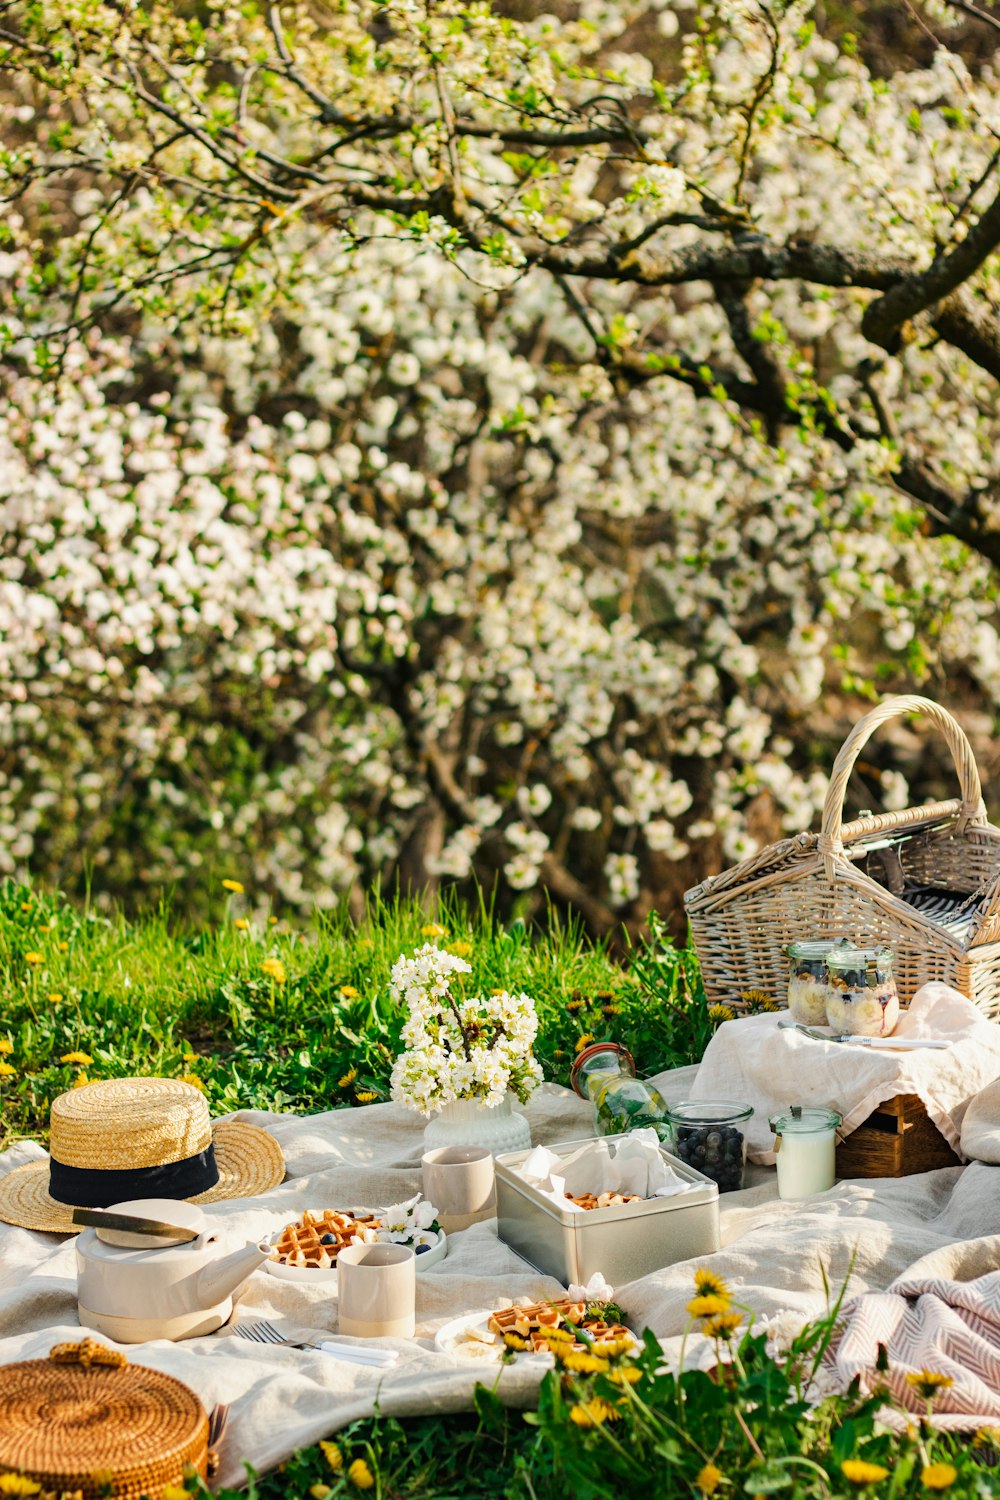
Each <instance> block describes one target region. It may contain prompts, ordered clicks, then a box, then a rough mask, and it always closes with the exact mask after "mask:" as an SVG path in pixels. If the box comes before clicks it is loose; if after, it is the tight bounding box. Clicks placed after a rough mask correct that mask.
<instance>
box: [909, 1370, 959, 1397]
mask: <svg viewBox="0 0 1000 1500" xmlns="http://www.w3.org/2000/svg"><path fill="white" fill-rule="evenodd" d="M906 1383H907V1385H909V1386H912V1387H913V1389H914V1390H915V1391H919V1392H920V1394H921V1396H923V1398H924V1400H925V1401H933V1399H934V1397H935V1396H936V1395H937V1393H938V1391H946V1390H948V1389H949V1388H950V1387H951V1386H953V1385H954V1384H955V1382H954V1380H952V1378H951V1376H950V1375H939V1374H938V1372H937V1371H936V1370H917V1371H916V1372H915V1373H914V1374H912V1375H907V1377H906Z"/></svg>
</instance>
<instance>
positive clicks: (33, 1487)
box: [0, 1474, 187, 1500]
mask: <svg viewBox="0 0 1000 1500" xmlns="http://www.w3.org/2000/svg"><path fill="white" fill-rule="evenodd" d="M41 1488H42V1487H41V1485H40V1484H36V1483H35V1481H34V1480H33V1479H29V1478H28V1476H27V1474H0V1495H37V1494H38V1493H39V1491H40V1490H41ZM185 1500H187V1497H186V1496H185Z"/></svg>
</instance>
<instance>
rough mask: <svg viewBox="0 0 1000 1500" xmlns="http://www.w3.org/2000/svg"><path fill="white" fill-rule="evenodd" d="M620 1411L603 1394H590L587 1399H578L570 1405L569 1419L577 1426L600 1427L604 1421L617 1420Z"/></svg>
mask: <svg viewBox="0 0 1000 1500" xmlns="http://www.w3.org/2000/svg"><path fill="white" fill-rule="evenodd" d="M620 1416H621V1412H620V1411H617V1410H616V1409H615V1408H614V1407H613V1406H612V1405H611V1402H610V1401H605V1399H604V1397H603V1396H592V1397H591V1398H590V1400H589V1401H578V1402H577V1404H576V1405H575V1406H571V1407H570V1412H569V1419H570V1421H571V1422H575V1423H576V1425H577V1427H601V1426H603V1424H604V1423H605V1422H617V1421H618V1419H619V1417H620Z"/></svg>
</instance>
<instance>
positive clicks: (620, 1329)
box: [488, 1297, 632, 1354]
mask: <svg viewBox="0 0 1000 1500" xmlns="http://www.w3.org/2000/svg"><path fill="white" fill-rule="evenodd" d="M600 1307H601V1304H600V1303H590V1304H587V1303H584V1302H571V1301H570V1300H569V1298H568V1297H564V1298H563V1299H562V1300H561V1301H558V1302H531V1303H529V1304H528V1305H527V1306H526V1307H505V1308H503V1309H501V1311H500V1312H495V1313H491V1314H490V1319H489V1323H488V1328H489V1331H490V1333H491V1334H494V1335H496V1336H498V1337H499V1338H501V1339H504V1340H506V1337H507V1335H508V1334H514V1335H515V1336H516V1337H517V1338H518V1339H519V1340H522V1339H523V1341H524V1344H525V1346H526V1348H527V1349H529V1350H531V1351H532V1353H536V1354H538V1353H547V1352H548V1350H549V1349H550V1348H551V1347H552V1346H551V1344H549V1342H548V1339H547V1337H546V1336H547V1335H551V1333H552V1331H553V1329H557V1328H559V1329H564V1330H565V1331H566V1332H570V1331H571V1330H570V1329H569V1327H568V1325H569V1324H572V1325H573V1327H574V1328H576V1329H580V1330H582V1331H583V1332H584V1333H585V1334H586V1335H587V1343H586V1344H584V1343H583V1342H581V1341H578V1340H574V1342H573V1343H572V1344H570V1345H569V1346H568V1347H569V1348H573V1349H585V1348H590V1349H600V1347H601V1345H602V1344H615V1343H617V1342H618V1340H619V1339H631V1338H632V1335H631V1333H630V1332H629V1330H628V1329H627V1328H626V1327H625V1325H624V1324H623V1323H617V1322H614V1323H608V1322H606V1321H605V1320H604V1318H603V1317H602V1316H601V1314H600V1310H599V1309H600ZM588 1308H589V1310H588ZM615 1311H616V1312H617V1311H618V1309H617V1308H616V1309H615Z"/></svg>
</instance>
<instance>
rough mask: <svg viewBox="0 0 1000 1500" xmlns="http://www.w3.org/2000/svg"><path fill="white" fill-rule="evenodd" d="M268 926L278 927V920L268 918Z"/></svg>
mask: <svg viewBox="0 0 1000 1500" xmlns="http://www.w3.org/2000/svg"><path fill="white" fill-rule="evenodd" d="M267 925H268V927H277V925H278V919H277V917H268V919H267Z"/></svg>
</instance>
